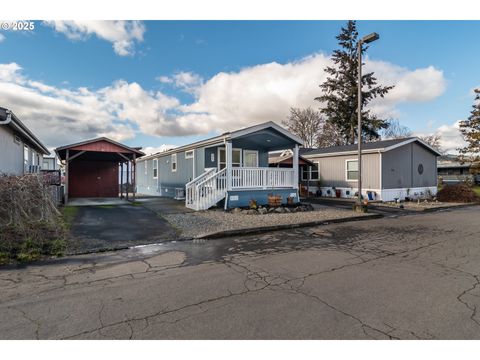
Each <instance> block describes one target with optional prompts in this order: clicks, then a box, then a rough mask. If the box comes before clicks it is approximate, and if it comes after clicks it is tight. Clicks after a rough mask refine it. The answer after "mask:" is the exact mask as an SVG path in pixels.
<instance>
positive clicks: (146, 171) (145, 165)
mask: <svg viewBox="0 0 480 360" xmlns="http://www.w3.org/2000/svg"><path fill="white" fill-rule="evenodd" d="M147 162H148V161H147V160H145V161H144V162H143V164H144V167H145V175H148V170H147ZM127 166H128V165H127Z"/></svg>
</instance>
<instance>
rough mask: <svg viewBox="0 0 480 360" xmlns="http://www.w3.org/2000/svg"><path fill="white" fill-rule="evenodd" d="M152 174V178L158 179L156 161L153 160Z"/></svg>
mask: <svg viewBox="0 0 480 360" xmlns="http://www.w3.org/2000/svg"><path fill="white" fill-rule="evenodd" d="M155 170H157V176H155ZM152 173H153V178H154V179H158V159H153V162H152Z"/></svg>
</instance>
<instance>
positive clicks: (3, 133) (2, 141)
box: [0, 125, 43, 175]
mask: <svg viewBox="0 0 480 360" xmlns="http://www.w3.org/2000/svg"><path fill="white" fill-rule="evenodd" d="M18 139H19V140H20V141H19V142H18V143H17V142H15V134H14V132H13V131H12V130H11V129H10V128H8V127H7V126H3V125H0V154H1V156H0V173H4V174H13V175H22V174H23V173H24V159H23V154H24V152H23V147H24V144H25V142H24V140H23V139H22V138H21V137H18ZM26 145H27V146H28V162H27V164H28V165H32V164H33V154H34V153H35V154H37V155H38V156H39V162H38V164H36V165H40V166H41V165H42V163H43V154H40V153H39V152H37V151H35V150H33V149H32V147H31V146H30V145H29V144H28V143H26Z"/></svg>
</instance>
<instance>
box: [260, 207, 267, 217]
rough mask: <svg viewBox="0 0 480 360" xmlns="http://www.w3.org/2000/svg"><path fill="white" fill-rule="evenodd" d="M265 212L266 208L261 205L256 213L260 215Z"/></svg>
mask: <svg viewBox="0 0 480 360" xmlns="http://www.w3.org/2000/svg"><path fill="white" fill-rule="evenodd" d="M267 212H268V210H267V209H265V208H263V207H261V208H259V209H258V213H259V214H260V215H264V214H266V213H267Z"/></svg>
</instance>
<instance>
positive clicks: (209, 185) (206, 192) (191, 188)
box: [185, 168, 227, 210]
mask: <svg viewBox="0 0 480 360" xmlns="http://www.w3.org/2000/svg"><path fill="white" fill-rule="evenodd" d="M226 171H227V169H226V168H224V169H222V170H220V171H219V172H215V173H213V174H210V175H209V176H206V175H207V174H205V176H206V178H205V179H203V180H201V181H197V183H191V184H189V185H188V187H186V190H187V191H186V200H185V201H186V206H187V207H189V208H191V209H194V210H206V209H208V208H210V207H212V206H214V205H215V204H216V203H218V202H219V201H220V200H222V199H223V198H224V197H225V196H226V194H227V177H226V176H225V175H226Z"/></svg>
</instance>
